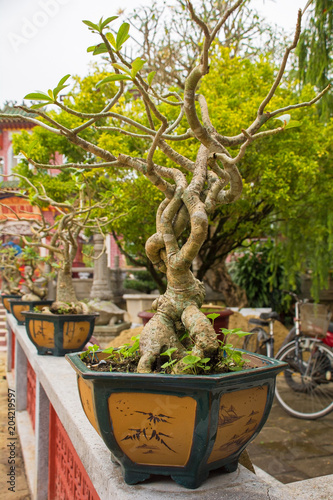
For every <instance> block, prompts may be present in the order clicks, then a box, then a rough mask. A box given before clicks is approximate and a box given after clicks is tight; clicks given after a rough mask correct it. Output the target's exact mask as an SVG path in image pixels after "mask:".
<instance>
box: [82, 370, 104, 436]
mask: <svg viewBox="0 0 333 500" xmlns="http://www.w3.org/2000/svg"><path fill="white" fill-rule="evenodd" d="M78 386H79V392H80V397H81V403H82V406H83V409H84V412H85V414H86V416H87V418H88V420H89V422H90V423H91V425H92V426H93V427H94V428H95V429H96V431H97V432H98V434H99V430H98V426H97V422H96V418H95V413H94V405H93V397H92V390H91V387H90V386H89V385H88V384H87V382H86V381H85V380H84V379H83V378H82V377H79V378H78Z"/></svg>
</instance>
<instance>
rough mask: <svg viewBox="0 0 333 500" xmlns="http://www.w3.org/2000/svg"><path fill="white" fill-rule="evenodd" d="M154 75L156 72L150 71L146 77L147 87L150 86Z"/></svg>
mask: <svg viewBox="0 0 333 500" xmlns="http://www.w3.org/2000/svg"><path fill="white" fill-rule="evenodd" d="M155 75H156V71H151V72H150V73H149V74H148V76H147V82H148V85H149V87H150V86H151V84H152V81H153V78H154V76H155Z"/></svg>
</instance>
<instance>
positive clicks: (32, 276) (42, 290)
mask: <svg viewBox="0 0 333 500" xmlns="http://www.w3.org/2000/svg"><path fill="white" fill-rule="evenodd" d="M25 241H26V245H25V247H24V249H23V252H22V254H21V261H22V264H23V265H24V272H23V278H24V284H25V286H26V288H28V290H29V292H28V293H26V294H25V295H23V296H22V299H23V300H43V299H45V298H46V295H47V284H48V281H49V279H50V277H51V275H52V273H46V272H45V269H44V267H43V264H44V263H46V262H48V260H49V258H48V257H45V258H44V257H41V256H40V254H39V252H38V251H36V248H33V247H32V246H30V243H33V240H32V241H30V240H27V238H25ZM36 243H37V245H38V242H36ZM39 246H40V245H39ZM37 278H40V281H39V283H36V280H37Z"/></svg>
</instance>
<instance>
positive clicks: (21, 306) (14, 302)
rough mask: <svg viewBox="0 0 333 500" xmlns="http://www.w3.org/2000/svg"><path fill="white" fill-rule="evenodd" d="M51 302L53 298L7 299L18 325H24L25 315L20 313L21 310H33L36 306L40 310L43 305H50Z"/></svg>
mask: <svg viewBox="0 0 333 500" xmlns="http://www.w3.org/2000/svg"><path fill="white" fill-rule="evenodd" d="M53 302H54V301H53V300H21V299H17V298H16V299H9V304H10V312H11V313H12V315H13V316H14V318H15V319H16V321H17V323H18V324H19V325H24V323H25V317H24V316H23V314H22V312H23V311H34V310H35V309H36V308H38V309H39V310H40V309H42V308H43V307H45V306H50V305H51V304H52V303H53Z"/></svg>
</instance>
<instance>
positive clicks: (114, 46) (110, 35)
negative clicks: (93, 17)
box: [105, 32, 117, 49]
mask: <svg viewBox="0 0 333 500" xmlns="http://www.w3.org/2000/svg"><path fill="white" fill-rule="evenodd" d="M105 36H106V38H107V40H108V41H109V42H110V43H111V45H112V47H113V48H114V49H116V47H117V44H116V39H115V37H114V35H113V33H111V32H109V33H106V35H105Z"/></svg>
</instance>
